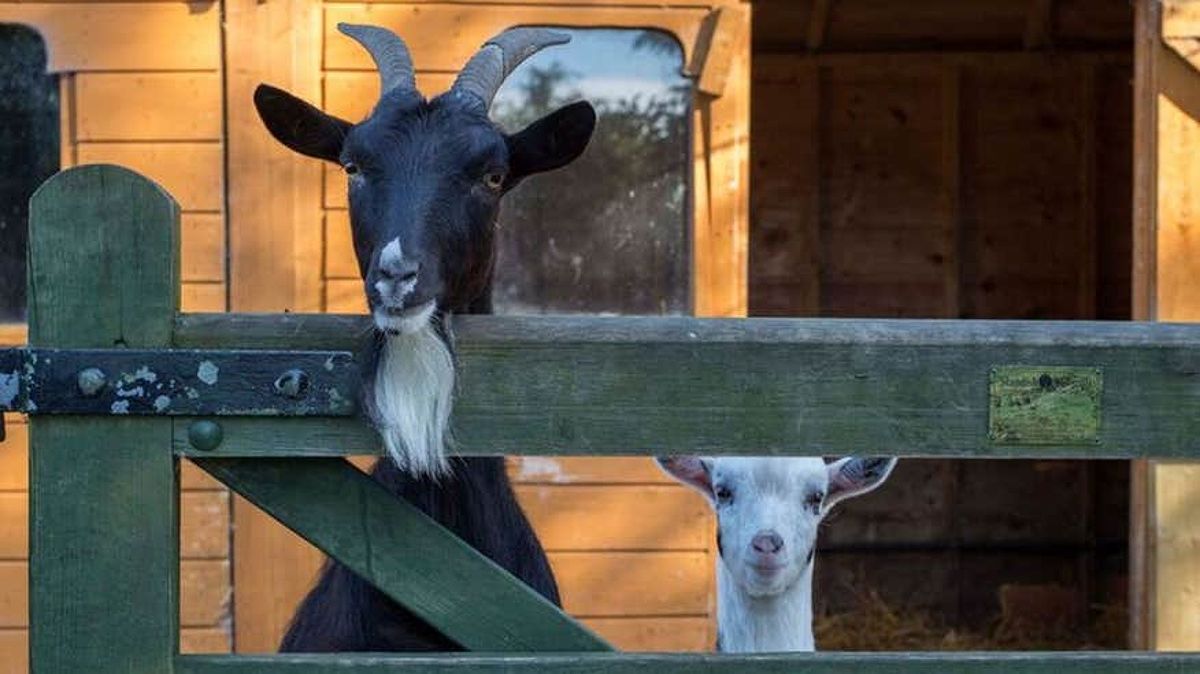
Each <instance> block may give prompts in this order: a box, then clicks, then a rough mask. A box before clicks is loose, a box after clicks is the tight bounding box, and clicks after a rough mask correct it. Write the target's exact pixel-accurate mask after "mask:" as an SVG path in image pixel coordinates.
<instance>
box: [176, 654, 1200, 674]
mask: <svg viewBox="0 0 1200 674" xmlns="http://www.w3.org/2000/svg"><path fill="white" fill-rule="evenodd" d="M531 656H532V654H527V655H524V656H513V657H509V658H503V657H481V656H461V657H454V656H452V657H403V656H364V655H358V656H336V655H328V656H319V655H318V656H305V655H289V656H274V657H261V656H260V657H248V658H234V657H229V656H185V657H181V658H179V660H178V666H177V670H176V671H179V672H182V673H184V674H209V673H214V674H217V673H219V674H224V673H230V674H241V673H243V672H245V673H247V674H249V673H250V672H264V671H278V672H340V671H354V672H390V671H396V669H397V668H400V667H402V666H404V665H408V666H411V667H415V668H418V669H420V670H421V671H427V672H439V671H470V672H513V671H524V670H530V671H554V672H579V673H580V674H583V673H585V672H587V673H593V672H726V671H747V672H764V673H766V672H780V673H783V672H796V671H804V672H811V673H812V674H824V673H826V672H828V673H829V674H843V673H849V672H855V673H856V674H874V673H875V672H878V673H880V674H884V673H887V674H891V673H892V672H897V671H904V672H913V673H921V672H930V673H932V672H961V673H963V674H992V673H995V674H1000V673H1001V672H1003V673H1004V674H1058V673H1059V672H1062V671H1063V670H1064V669H1066V670H1069V671H1072V672H1080V673H1081V674H1083V673H1086V674H1102V673H1104V674H1108V673H1112V674H1117V673H1121V674H1124V673H1125V672H1185V671H1191V670H1193V669H1194V668H1196V667H1200V656H1197V655H1188V654H1157V655H1147V654H1123V653H1055V654H1048V653H961V654H960V653H955V654H941V655H939V654H909V653H905V654H887V655H884V654H878V655H872V654H850V653H847V654H835V653H823V654H820V655H814V654H793V655H751V656H719V655H626V654H614V655H587V656H567V655H564V656H554V655H548V656H539V657H538V658H536V659H535V658H534V657H531Z"/></svg>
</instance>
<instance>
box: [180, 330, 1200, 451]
mask: <svg viewBox="0 0 1200 674" xmlns="http://www.w3.org/2000/svg"><path fill="white" fill-rule="evenodd" d="M193 320H194V319H193ZM201 320H203V321H204V322H205V323H206V324H207V327H206V328H205V330H204V332H207V333H208V334H207V335H205V336H203V337H202V336H201V335H200V334H198V333H197V332H193V333H192V334H191V335H189V336H188V337H187V338H186V339H184V340H182V341H183V342H184V343H187V344H192V345H201V344H196V342H202V343H206V344H204V345H208V346H212V345H213V344H215V343H219V344H221V345H222V346H224V347H226V348H228V347H234V346H239V345H240V346H249V345H251V344H255V343H259V344H261V343H263V342H268V343H269V342H271V341H275V342H278V341H279V340H280V336H282V335H291V334H304V335H305V336H306V339H309V340H312V341H313V342H320V341H323V340H322V339H320V337H321V336H322V335H324V336H325V338H326V339H329V340H330V342H334V343H337V344H339V345H340V346H339V347H338V348H347V349H351V350H352V349H353V348H354V346H353V341H352V340H355V339H358V337H356V335H362V334H364V332H363V330H362V329H361V328H360V329H357V330H356V329H354V328H351V327H348V325H347V323H346V319H345V318H342V317H320V316H308V317H303V318H300V317H289V318H287V319H283V320H282V322H280V319H253V318H248V317H231V318H226V319H224V320H225V321H226V322H225V324H224V326H223V327H221V328H219V329H217V328H216V327H215V326H216V325H217V324H216V323H214V322H213V321H211V320H209V319H201ZM256 320H262V321H263V325H261V326H254V325H252V324H253V323H254V322H255V321H256ZM271 322H275V323H276V324H277V325H278V327H276V328H274V329H273V330H269V329H266V327H265V326H266V324H268V323H271ZM301 322H302V323H303V325H304V327H299V324H300V323H301ZM183 325H184V323H181V331H182V332H184V333H186V332H187V330H186V329H185V328H183ZM193 325H198V324H197V323H193ZM289 325H297V328H296V329H292V328H289V327H287V326H289ZM360 325H361V323H360ZM454 325H455V331H456V334H457V343H458V352H459V355H460V359H461V367H460V379H459V382H460V387H461V388H460V390H461V397H460V399H459V402H458V404H457V407H456V412H455V421H454V423H455V428H456V431H457V437H458V440H459V444H460V446H461V448H462V451H464V452H466V453H475V452H482V453H506V454H527V455H534V454H576V455H585V454H590V455H622V456H628V455H635V454H636V455H645V454H648V453H689V452H714V453H722V454H738V453H747V454H776V453H810V454H816V455H825V454H831V453H847V454H851V453H861V452H862V451H864V449H863V448H874V449H872V450H870V451H880V452H884V453H887V454H895V455H902V456H938V455H945V456H952V455H960V456H961V455H972V456H980V457H1017V456H1031V457H1062V456H1066V457H1076V458H1078V457H1084V456H1088V457H1098V456H1108V457H1130V456H1149V455H1153V456H1159V457H1182V456H1192V455H1195V454H1196V452H1197V451H1200V446H1198V445H1197V442H1200V441H1197V440H1196V437H1197V434H1198V432H1200V429H1197V428H1196V427H1195V426H1196V424H1198V423H1200V421H1197V419H1200V416H1197V415H1193V414H1192V413H1191V412H1192V410H1193V409H1196V411H1198V412H1200V397H1198V396H1197V395H1196V393H1195V391H1194V390H1193V388H1192V386H1191V384H1190V376H1191V375H1190V374H1189V373H1190V372H1191V371H1192V369H1191V368H1192V367H1193V366H1194V365H1193V363H1195V362H1196V359H1197V358H1198V355H1197V354H1198V353H1200V351H1198V348H1200V347H1198V343H1197V340H1198V339H1200V334H1198V333H1197V331H1196V330H1195V329H1194V328H1190V327H1188V326H1183V325H1157V326H1149V325H1145V324H1136V325H1135V324H1120V323H1095V322H1072V321H1068V322H1054V321H1032V322H1021V321H970V322H952V321H933V320H930V321H837V320H823V319H814V320H805V319H750V320H731V319H730V320H698V319H686V318H581V317H556V318H549V317H503V318H502V317H460V318H459V319H456V321H455V323H454ZM230 328H235V332H230V333H225V331H226V330H229V329H230ZM328 329H334V330H336V331H337V334H331V333H329V332H326V330H328ZM272 331H274V332H276V333H277V336H275V337H271V336H270V334H269V333H270V332H272ZM222 334H227V335H228V336H224V337H222V336H221V335H222ZM326 346H329V345H326ZM1150 354H1153V357H1150ZM722 363H725V364H729V367H718V366H717V365H718V364H722ZM1018 363H1033V364H1037V363H1054V364H1057V365H1085V366H1091V367H1100V368H1102V369H1103V372H1104V395H1103V400H1102V412H1101V417H1102V424H1101V429H1100V436H1099V443H1098V444H1097V445H1095V446H1088V447H1081V446H1069V445H1061V446H1058V445H1042V446H1037V447H1020V446H1008V445H1004V446H997V445H994V444H992V442H991V441H990V440H989V439H988V437H987V433H986V428H987V410H988V398H987V396H988V392H987V380H988V371H989V370H990V368H991V367H993V366H995V365H1002V364H1018ZM647 377H650V380H651V381H653V382H654V385H653V386H646V381H647ZM1167 400H1169V401H1170V404H1163V401H1167ZM634 419H636V420H637V423H631V420H634ZM279 423H281V422H278V421H273V420H263V421H246V420H238V419H230V420H229V421H228V423H226V424H225V431H226V432H225V442H224V444H223V445H222V446H221V447H220V448H219V449H218V450H217V453H218V454H221V455H226V456H234V455H239V454H242V453H247V454H273V455H289V454H290V455H311V454H318V455H319V454H328V453H330V452H333V453H338V454H356V453H357V454H373V453H376V452H377V445H376V441H375V439H374V438H373V437H372V436H371V435H370V433H369V431H367V430H364V429H363V428H362V427H361V425H359V424H356V423H354V422H350V421H346V422H333V421H330V422H327V423H325V422H313V423H310V422H306V421H296V422H291V421H289V422H286V423H287V424H289V425H288V426H287V429H288V431H286V432H285V431H284V430H283V427H281V426H279V425H278V424H279ZM281 433H286V435H280V434H281ZM335 448H336V449H335ZM177 449H179V450H180V451H184V452H189V451H190V450H188V449H187V448H186V447H185V446H181V445H178V444H177Z"/></svg>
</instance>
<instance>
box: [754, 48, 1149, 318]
mask: <svg viewBox="0 0 1200 674" xmlns="http://www.w3.org/2000/svg"><path fill="white" fill-rule="evenodd" d="M1129 63H1130V60H1129V57H1128V55H1127V54H1125V55H1121V54H1120V53H1112V54H1111V55H1109V56H1098V55H1095V54H1081V55H1072V54H1071V53H1069V52H1068V53H1063V54H1056V55H1054V56H1043V55H1038V54H1022V53H1014V54H1004V53H996V54H991V55H962V54H954V53H931V54H920V55H911V56H909V55H894V54H893V55H889V54H880V55H876V56H872V55H845V56H841V55H830V56H823V55H817V56H805V55H802V54H788V55H784V54H777V55H769V56H760V57H758V58H756V60H755V89H754V91H755V105H754V108H753V110H754V115H755V118H754V129H755V133H754V135H753V142H754V143H755V146H754V162H755V174H754V183H753V186H752V209H753V210H752V222H753V226H752V230H751V234H752V249H751V258H752V259H751V272H750V274H751V281H750V283H751V289H750V308H751V313H752V314H755V315H825V316H844V317H854V316H862V317H868V316H870V317H906V318H939V317H946V318H953V317H964V318H1094V317H1098V318H1105V319H1117V318H1125V317H1127V316H1128V311H1129V310H1128V305H1129V288H1128V286H1129V279H1130V276H1129V264H1128V260H1129V246H1130V243H1129V242H1130V233H1129V225H1128V223H1129V219H1130V202H1129V195H1128V192H1127V191H1122V190H1117V189H1097V188H1096V186H1097V185H1100V186H1110V185H1122V184H1129V181H1130V162H1131V149H1130V142H1129V134H1130V128H1131V111H1132V108H1131V106H1130V104H1129V87H1128V81H1129V77H1130V66H1129ZM1032 240H1037V241H1038V242H1039V245H1038V246H1036V247H1030V246H1029V245H1028V242H1030V241H1032Z"/></svg>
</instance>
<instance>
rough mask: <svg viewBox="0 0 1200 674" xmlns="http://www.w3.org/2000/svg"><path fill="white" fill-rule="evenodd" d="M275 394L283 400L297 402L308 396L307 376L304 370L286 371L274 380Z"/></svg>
mask: <svg viewBox="0 0 1200 674" xmlns="http://www.w3.org/2000/svg"><path fill="white" fill-rule="evenodd" d="M275 392H276V393H278V394H279V395H281V396H283V397H285V398H291V399H292V400H299V399H300V398H303V397H304V396H306V395H308V374H306V373H305V372H304V370H288V371H287V372H284V373H283V374H281V375H279V378H278V379H276V380H275Z"/></svg>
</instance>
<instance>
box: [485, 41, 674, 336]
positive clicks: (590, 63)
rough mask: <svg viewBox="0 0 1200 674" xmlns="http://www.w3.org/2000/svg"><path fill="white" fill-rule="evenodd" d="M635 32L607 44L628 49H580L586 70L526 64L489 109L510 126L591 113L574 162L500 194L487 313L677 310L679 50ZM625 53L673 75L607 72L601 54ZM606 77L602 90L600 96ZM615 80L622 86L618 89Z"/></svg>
mask: <svg viewBox="0 0 1200 674" xmlns="http://www.w3.org/2000/svg"><path fill="white" fill-rule="evenodd" d="M606 32H609V33H616V34H618V35H621V34H622V33H626V31H606ZM637 33H638V35H637V37H636V38H635V39H633V40H632V41H630V40H629V39H628V35H621V37H622V38H623V39H622V40H621V41H620V42H618V41H616V40H613V41H612V42H613V43H615V44H617V45H624V46H625V47H624V48H623V50H625V51H627V53H602V54H601V53H590V54H587V55H586V56H587V57H590V58H589V59H588V60H587V61H586V62H585V63H584V65H583V67H581V68H580V70H583V69H585V68H586V70H587V72H580V71H579V70H576V69H575V68H572V67H569V66H568V65H565V64H564V63H563V60H565V59H563V60H560V59H554V60H551V59H545V60H542V61H540V62H532V61H531V63H530V64H528V65H527V66H526V70H525V72H524V73H523V77H522V78H521V79H519V80H518V81H517V82H515V83H514V84H515V91H513V92H510V95H509V96H506V97H504V98H503V99H502V101H501V104H500V105H498V106H497V108H496V109H495V116H496V119H497V121H499V122H500V123H501V124H502V125H503V126H504V127H505V128H508V129H510V130H513V129H517V128H520V127H523V126H524V125H526V124H528V123H530V122H532V121H533V120H535V119H537V118H538V117H541V116H542V115H544V114H546V113H548V112H550V111H551V110H553V109H555V108H557V107H559V106H561V105H564V104H566V103H569V102H572V101H576V100H580V99H581V98H585V97H586V98H587V99H588V100H590V101H591V102H592V104H593V105H595V106H596V110H597V112H598V115H599V118H598V122H597V126H596V134H595V136H594V137H593V139H592V142H591V144H590V145H589V147H588V150H587V151H586V152H585V153H584V155H583V157H581V158H580V159H579V160H578V161H576V162H575V163H574V164H572V165H570V166H569V167H567V168H566V169H563V170H561V171H557V172H555V173H552V174H549V175H547V176H543V177H539V178H535V179H532V180H529V181H526V183H525V184H523V185H521V186H520V187H518V188H517V189H516V190H515V191H514V192H513V193H512V194H511V195H510V196H509V197H508V199H507V202H506V204H505V206H504V208H503V210H502V212H501V217H500V223H501V231H500V243H499V248H500V260H499V266H498V269H497V283H496V288H495V292H494V300H495V303H496V309H497V311H500V312H509V313H527V312H542V311H553V312H587V313H606V312H614V313H618V312H619V313H641V314H657V313H682V312H685V311H686V310H687V307H688V302H687V298H688V276H687V274H688V268H689V265H688V258H689V256H688V250H687V241H688V237H687V236H686V232H687V224H688V217H687V215H688V190H687V184H688V180H687V176H688V173H687V171H688V156H689V153H688V140H689V139H688V134H689V124H688V116H689V115H688V112H689V107H690V105H689V104H690V97H691V87H690V85H689V84H688V83H687V81H686V80H684V79H683V78H682V77H681V76H678V75H677V74H675V73H677V72H678V64H681V63H682V58H683V57H682V51H681V49H680V48H679V45H678V43H676V42H675V41H674V39H673V38H670V37H669V36H664V34H661V33H655V32H651V31H637ZM650 36H652V37H650ZM630 44H632V48H631V49H630V48H628V45H630ZM628 58H653V59H656V60H658V61H664V60H665V61H667V62H669V63H673V64H674V71H673V73H672V75H671V77H670V78H669V79H668V80H667V81H665V82H664V81H648V80H647V79H645V78H644V77H643V78H627V79H620V78H619V77H618V78H615V79H614V78H613V77H611V74H612V73H611V72H606V70H611V69H607V68H605V67H604V65H603V64H604V62H605V61H604V60H605V59H610V60H611V59H628ZM579 60H580V61H581V62H583V61H584V59H583V56H582V55H581V56H580V57H579ZM568 63H570V61H568ZM597 64H599V65H597ZM664 70H665V71H667V72H670V69H664ZM618 74H619V73H618ZM606 76H609V77H607V78H606ZM604 81H607V82H609V83H610V84H609V86H608V88H607V89H605V90H598V85H597V82H604ZM614 81H615V82H618V83H619V84H621V85H623V86H621V87H620V90H619V91H614V90H613V89H614V87H613V86H612V84H611V83H612V82H614Z"/></svg>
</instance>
